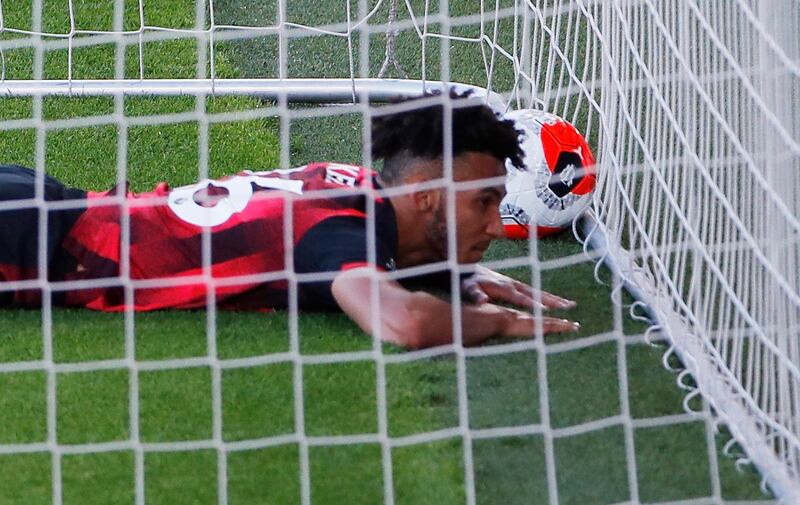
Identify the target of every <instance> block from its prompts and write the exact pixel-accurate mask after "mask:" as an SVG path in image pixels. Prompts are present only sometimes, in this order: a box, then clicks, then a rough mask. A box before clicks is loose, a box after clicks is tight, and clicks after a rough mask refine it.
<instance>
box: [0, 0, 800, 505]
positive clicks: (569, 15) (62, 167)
mask: <svg viewBox="0 0 800 505" xmlns="http://www.w3.org/2000/svg"><path fill="white" fill-rule="evenodd" d="M101 4H102V5H101ZM798 28H800V3H798V1H797V0H774V1H771V2H766V1H761V2H759V1H757V0H726V1H717V0H609V1H601V0H572V1H568V0H563V1H562V0H527V1H524V0H496V1H495V2H488V1H484V0H463V1H462V0H405V1H402V2H400V1H397V0H326V1H319V0H314V1H312V0H269V1H264V0H260V1H259V0H146V1H145V0H115V1H109V2H103V3H100V2H93V1H90V0H63V1H61V0H33V1H32V2H29V1H22V0H0V165H6V164H19V165H24V166H27V167H30V168H33V169H35V171H36V174H37V175H36V181H37V182H36V187H37V190H36V194H35V195H34V197H33V198H30V199H25V200H10V201H0V226H3V223H2V214H3V212H9V211H16V210H19V209H23V208H34V209H38V212H39V215H40V216H45V215H46V214H47V211H48V210H53V209H58V208H60V209H63V208H70V205H72V207H75V205H79V204H69V203H68V204H63V203H62V204H60V207H59V205H58V204H54V203H52V202H47V201H45V198H44V197H43V194H44V193H43V190H44V180H45V179H44V174H45V173H47V174H50V175H53V176H56V177H58V178H59V179H62V180H63V181H64V182H65V183H67V184H69V185H74V186H80V187H83V188H84V189H87V190H92V191H105V190H108V189H110V188H111V187H112V186H114V185H117V184H124V183H125V181H130V182H131V187H132V188H133V190H134V191H137V192H140V191H150V190H151V189H152V187H153V186H154V184H155V183H157V182H159V181H168V182H169V183H170V184H171V185H172V186H173V187H176V186H180V185H182V184H190V183H192V182H194V181H196V180H198V179H204V178H209V177H211V178H214V177H221V176H223V175H226V174H231V173H236V172H239V171H241V170H245V169H252V170H269V169H275V168H283V169H286V168H290V167H295V166H299V165H303V164H306V163H309V162H312V161H336V162H343V163H354V164H362V165H365V166H370V165H371V164H372V159H371V155H370V147H371V134H370V126H371V119H372V118H373V117H374V116H375V115H379V114H381V113H382V112H381V105H380V102H384V101H386V100H387V99H389V98H391V97H393V96H398V95H403V96H414V95H416V94H419V93H420V92H421V91H423V90H426V89H442V88H443V87H446V86H449V85H450V84H451V83H455V85H457V86H462V87H465V88H472V89H474V90H476V92H477V94H479V95H481V96H484V97H486V99H487V101H488V102H489V103H490V104H491V105H492V106H493V107H495V108H496V109H498V110H502V111H506V110H516V109H520V108H536V109H544V110H546V111H549V112H553V113H555V114H558V115H560V116H562V117H563V118H565V119H567V120H568V121H570V122H572V123H573V124H574V125H575V126H576V127H577V128H578V129H579V130H580V131H581V132H582V133H583V134H584V135H585V136H586V138H587V139H588V142H589V144H590V145H591V146H592V148H593V149H594V154H595V158H596V159H597V162H598V167H597V172H598V186H597V190H596V192H595V196H594V205H593V208H592V211H591V212H590V216H588V217H587V218H585V219H583V220H581V221H580V222H577V223H575V226H574V232H575V235H576V237H575V238H576V240H579V241H580V244H582V245H580V244H579V243H578V242H576V241H575V240H572V237H569V238H565V237H563V236H562V237H561V238H560V239H556V241H555V242H552V243H551V242H549V241H548V240H547V239H542V240H537V239H536V238H532V239H531V240H530V242H529V243H524V244H519V243H515V244H510V245H509V243H505V242H504V243H503V244H501V245H500V246H498V247H496V248H493V249H492V250H491V254H490V255H489V257H488V258H487V262H486V264H487V265H488V266H489V267H491V268H495V269H498V270H502V271H504V272H508V273H510V274H513V275H516V276H517V277H520V278H522V279H524V280H525V281H526V282H529V283H531V284H532V285H534V287H537V288H543V289H547V290H549V291H553V292H556V293H557V294H561V293H563V294H565V296H573V297H574V298H576V299H577V302H578V307H579V310H581V312H578V313H577V315H574V314H573V315H570V314H569V313H564V315H563V317H575V318H579V319H581V322H582V323H583V329H582V330H581V332H580V333H579V334H578V335H577V336H574V337H543V336H542V335H538V336H537V337H536V338H533V339H531V340H521V341H502V340H492V341H490V342H489V344H488V345H485V346H481V347H477V348H469V349H465V348H464V347H463V346H462V345H461V344H460V343H461V338H460V336H459V335H458V331H457V332H456V333H457V336H456V339H455V340H456V342H455V343H454V344H453V345H448V346H443V347H437V348H433V349H428V350H422V351H408V352H406V351H402V352H401V351H398V350H397V349H395V348H390V347H388V346H385V345H383V344H381V342H380V341H379V340H377V339H374V340H373V339H370V338H369V337H368V336H365V335H363V334H361V333H359V332H358V331H356V330H355V329H354V328H355V326H353V325H352V324H350V323H349V322H348V321H347V320H346V319H345V318H344V317H342V318H338V317H337V316H336V315H331V314H321V315H320V314H305V313H302V312H300V311H298V309H297V305H298V301H297V283H298V282H304V281H309V280H314V277H313V276H312V277H309V276H305V277H303V276H298V275H297V274H296V273H295V272H293V271H288V272H282V273H281V275H283V277H281V279H282V280H284V281H285V282H286V283H287V284H288V285H289V286H290V288H289V293H290V296H294V298H293V299H290V303H289V309H288V310H286V311H280V312H278V313H275V314H264V313H239V312H233V313H231V312H227V311H224V310H221V309H220V310H218V309H217V308H216V307H215V298H214V294H213V289H212V290H209V295H208V308H207V309H205V310H203V311H196V312H177V311H176V312H166V313H164V312H156V313H152V314H150V313H134V312H133V311H130V310H128V311H124V312H122V313H117V314H102V313H96V312H90V311H80V310H78V311H76V310H65V309H62V308H59V306H58V305H59V304H58V303H57V300H58V298H59V296H61V294H63V292H64V291H65V290H84V289H91V288H93V287H98V286H102V287H105V286H106V285H109V283H111V284H113V285H115V286H119V287H120V288H121V290H122V292H124V296H125V297H126V298H125V299H126V300H128V301H130V300H132V299H133V298H132V297H133V296H134V294H135V292H136V290H139V289H146V288H148V287H157V286H169V285H172V284H175V282H176V281H175V280H174V279H161V280H157V281H155V283H154V282H153V281H145V282H142V281H139V280H137V279H135V276H133V275H132V274H131V272H130V271H128V270H127V269H126V268H123V269H122V273H121V274H120V276H118V277H117V278H115V279H113V280H112V281H107V280H104V281H99V282H95V283H94V284H93V283H92V282H83V283H73V284H70V283H68V282H66V283H65V282H56V283H49V282H47V275H46V271H47V266H46V265H45V264H44V263H45V262H46V254H45V252H41V253H40V257H39V262H38V265H37V266H36V268H35V270H37V271H38V276H35V277H36V278H34V279H30V280H8V279H3V278H2V277H0V303H2V300H3V299H4V297H3V295H7V294H9V293H13V292H16V291H19V290H38V291H40V292H41V296H42V304H41V310H20V309H16V308H3V307H0V501H4V502H9V503H53V504H58V505H60V504H62V503H95V502H97V503H136V504H137V505H139V504H144V503H162V502H163V503H183V502H186V503H219V504H223V505H225V504H229V503H294V502H298V503H303V504H309V503H339V502H341V503H344V502H347V503H387V504H394V503H468V504H474V503H549V504H553V505H555V504H558V503H565V504H611V503H632V504H633V503H676V504H678V503H680V504H686V505H688V504H692V505H695V504H697V505H699V504H705V503H709V504H711V503H714V504H722V503H774V502H775V501H779V502H782V503H786V504H795V503H800V217H798V216H800V196H798V195H800V30H799V29H798ZM442 101H443V102H444V103H448V100H447V99H446V98H442ZM445 123H447V121H445ZM446 131H448V132H449V131H450V129H449V127H447V128H446ZM445 145H447V142H445ZM446 158H447V157H446ZM450 163H451V160H446V161H445V165H446V167H449V165H450ZM449 191H455V189H454V188H453V187H451V188H449ZM451 200H452V199H451ZM106 204H107V205H119V202H117V201H116V200H113V197H110V198H109V200H108V202H106ZM454 212H455V210H454V208H453V206H452V205H451V207H450V208H449V209H448V216H450V217H452V216H453V215H455V214H454ZM44 222H45V221H44V220H42V222H41V223H40V226H39V229H38V231H39V237H40V239H42V240H43V238H44V237H45V235H46V228H45V224H44ZM371 222H374V221H371ZM120 226H121V229H122V233H121V237H122V242H121V244H119V245H120V247H121V249H122V250H123V253H122V257H123V258H125V257H126V253H125V252H124V251H125V248H126V246H127V245H128V244H129V240H130V233H131V230H130V229H129V227H128V223H127V222H126V221H125V219H123V220H122V222H121V225H120ZM450 228H451V229H450V230H449V234H450V237H449V242H450V249H451V252H452V251H453V247H454V245H453V244H454V243H455V235H454V231H453V229H452V228H453V227H450ZM288 243H289V239H287V244H288ZM203 247H204V248H205V249H204V258H205V260H204V261H205V263H204V267H205V268H206V269H207V268H208V262H209V261H210V259H209V257H208V256H209V255H210V251H211V245H210V242H209V241H208V239H205V242H204V245H203ZM2 248H3V244H0V253H2ZM374 248H375V244H374V243H372V244H370V245H369V247H368V249H371V250H372V253H373V254H374ZM451 257H452V255H451ZM2 261H3V255H2V254H0V262H2ZM289 264H291V263H289ZM450 266H455V267H456V271H458V266H457V265H453V264H450ZM462 270H464V271H466V270H468V267H467V268H462ZM425 272H426V270H425V268H422V269H417V270H415V271H414V272H411V273H425ZM323 275H324V274H323ZM400 275H401V276H402V275H403V273H402V272H401V273H400ZM317 278H319V277H317ZM327 278H330V276H328V277H327ZM587 278H590V279H591V280H592V283H593V284H594V279H595V278H597V280H599V281H602V283H604V284H605V286H600V285H597V286H596V287H593V288H586V287H585V286H587V285H586V284H580V282H582V279H587ZM203 280H204V281H207V282H209V283H211V284H214V282H215V281H214V280H213V279H210V278H208V277H207V276H206V277H204V278H203ZM270 280H272V278H270ZM452 280H453V283H454V284H455V283H456V281H457V278H456V277H455V276H454V277H453V279H452ZM240 281H242V282H249V281H252V279H240ZM148 282H150V283H149V284H148ZM104 283H105V284H104ZM159 283H160V284H159ZM573 283H575V286H572V284H573ZM214 286H218V284H214ZM595 289H596V291H594V290H595ZM629 295H632V297H631V296H629ZM453 297H454V300H455V301H460V295H459V294H457V293H455V294H453ZM454 305H455V304H454ZM453 315H454V320H455V321H456V322H455V328H456V329H458V328H459V327H460V322H459V316H460V312H459V311H458V310H454V312H453ZM536 315H541V313H540V312H539V311H538V309H537V311H536ZM376 317H377V315H376ZM643 319H646V322H645V323H642V320H643ZM647 344H656V345H658V346H660V347H656V348H654V347H653V346H650V345H647ZM652 353H655V355H653V354H652ZM653 356H656V358H655V360H653V359H652V358H653ZM662 356H663V363H664V365H665V366H667V367H671V368H674V369H673V370H672V372H670V373H669V374H667V372H665V371H664V369H663V367H662V366H661V361H662V359H661V358H662ZM673 372H674V375H670V374H672V373H673ZM663 374H667V375H666V382H667V383H668V385H667V386H664V384H662V383H659V382H658V381H659V377H660V378H662V379H663V377H664V375H663ZM676 379H677V382H678V385H676V384H675V382H676ZM678 386H681V387H682V388H683V389H681V390H679V389H678ZM675 395H677V396H675ZM675 398H677V405H678V408H674V407H675V405H673V404H670V403H669V402H671V401H672V402H673V403H675V401H676V400H675ZM734 463H735V467H736V468H737V469H739V470H740V471H742V473H743V476H738V474H737V473H736V471H735V470H733V471H732V468H733V466H734ZM747 463H752V465H753V467H755V468H756V469H757V472H758V476H757V477H753V475H751V474H748V473H747V472H748V470H747V468H746V467H748V465H747ZM748 479H749V480H748ZM754 480H755V484H754V482H753V481H754ZM759 482H760V484H761V485H760V486H759V485H758V484H759ZM759 488H760V489H759Z"/></svg>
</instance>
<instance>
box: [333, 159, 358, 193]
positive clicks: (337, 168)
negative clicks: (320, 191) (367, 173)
mask: <svg viewBox="0 0 800 505" xmlns="http://www.w3.org/2000/svg"><path fill="white" fill-rule="evenodd" d="M360 172H361V167H356V166H353V165H342V164H339V163H330V164H328V166H327V167H326V168H325V182H329V183H331V184H337V185H339V186H349V187H351V188H354V187H355V186H356V181H357V180H358V174H359V173H360Z"/></svg>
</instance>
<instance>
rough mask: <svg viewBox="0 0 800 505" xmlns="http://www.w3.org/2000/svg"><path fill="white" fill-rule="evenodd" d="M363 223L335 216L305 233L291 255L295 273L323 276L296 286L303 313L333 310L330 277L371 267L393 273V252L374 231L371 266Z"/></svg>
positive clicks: (356, 219) (378, 231)
mask: <svg viewBox="0 0 800 505" xmlns="http://www.w3.org/2000/svg"><path fill="white" fill-rule="evenodd" d="M366 227H367V221H366V219H364V218H362V217H354V216H338V217H331V218H328V219H325V220H324V221H322V222H320V223H318V224H316V225H315V226H313V227H312V228H311V229H309V230H308V231H307V232H306V234H305V235H304V236H303V238H302V239H301V240H300V241H299V242H298V243H297V245H296V246H295V251H294V262H295V271H296V272H297V273H302V274H307V273H325V274H327V275H326V277H327V278H326V279H324V280H319V281H301V282H300V283H299V284H298V297H299V302H300V307H301V308H304V309H330V310H333V309H336V308H338V305H337V303H336V300H335V299H334V298H333V294H332V293H331V284H332V283H333V274H335V273H336V272H341V271H345V270H349V269H352V268H358V267H363V266H369V265H372V266H374V267H375V268H377V269H379V270H392V269H394V254H395V251H394V250H393V248H392V247H391V245H390V241H389V240H386V239H384V238H383V237H382V236H381V231H380V230H377V236H376V238H375V260H376V261H375V262H374V263H372V262H370V261H369V258H368V254H367V230H366Z"/></svg>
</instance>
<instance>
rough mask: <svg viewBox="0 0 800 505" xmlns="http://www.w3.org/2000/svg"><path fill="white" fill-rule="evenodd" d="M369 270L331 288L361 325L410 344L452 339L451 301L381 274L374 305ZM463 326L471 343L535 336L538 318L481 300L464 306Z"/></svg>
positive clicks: (572, 326) (547, 326)
mask: <svg viewBox="0 0 800 505" xmlns="http://www.w3.org/2000/svg"><path fill="white" fill-rule="evenodd" d="M371 273H374V270H372V269H371V268H368V267H365V268H358V269H353V270H348V271H346V272H343V273H341V274H339V275H338V276H337V277H336V278H335V279H334V281H333V285H332V288H331V289H332V291H333V296H334V298H335V299H336V302H337V303H338V304H339V306H340V307H341V308H342V310H343V311H344V312H345V313H346V314H347V315H348V316H350V318H352V319H353V321H355V322H356V324H358V325H359V326H360V327H361V329H363V330H364V331H365V332H367V333H370V334H374V333H375V331H376V330H377V328H375V323H376V322H377V323H378V324H379V325H380V337H381V339H382V340H385V341H387V342H392V343H395V344H398V345H401V346H404V347H409V348H412V349H420V348H424V347H433V346H437V345H444V344H449V343H451V342H452V341H453V320H452V307H451V305H450V304H449V303H448V302H446V301H444V300H441V299H440V298H437V297H435V296H433V295H431V294H429V293H425V292H422V291H409V290H407V289H405V288H404V287H403V286H401V285H400V284H399V283H398V282H396V281H393V280H390V279H380V280H378V281H377V282H376V283H375V286H376V287H377V289H378V297H377V298H378V300H379V304H380V307H376V308H373V306H372V298H373V297H372V296H371V294H372V293H371V289H372V287H373V281H372V280H371V279H370V274H371ZM373 309H374V311H373ZM375 313H377V321H375V319H374V318H375ZM541 324H542V331H543V332H544V333H556V332H565V331H575V330H577V328H578V325H577V323H574V322H572V321H567V320H565V319H558V318H553V317H543V318H542V319H541ZM461 327H462V341H463V343H464V345H467V346H469V345H476V344H479V343H481V342H483V341H484V340H486V339H487V338H489V337H492V336H507V337H530V336H533V335H535V333H536V320H535V319H534V317H533V316H532V315H531V314H528V313H525V312H522V311H518V310H515V309H510V308H507V307H501V306H499V305H495V304H492V303H482V304H479V305H464V306H462V308H461Z"/></svg>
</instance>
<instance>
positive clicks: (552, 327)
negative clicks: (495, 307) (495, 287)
mask: <svg viewBox="0 0 800 505" xmlns="http://www.w3.org/2000/svg"><path fill="white" fill-rule="evenodd" d="M499 308H500V309H502V310H503V311H504V312H505V314H506V317H507V323H506V325H505V328H504V330H503V336H505V337H530V336H532V335H536V333H537V332H538V331H539V329H538V325H537V320H536V318H535V317H533V316H532V315H531V314H529V313H527V312H522V311H519V310H515V309H509V308H507V307H499ZM540 322H541V332H542V334H548V333H564V332H569V331H578V330H579V329H580V327H581V325H580V324H579V323H576V322H574V321H569V320H567V319H558V318H556V317H542V318H541V320H540Z"/></svg>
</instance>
